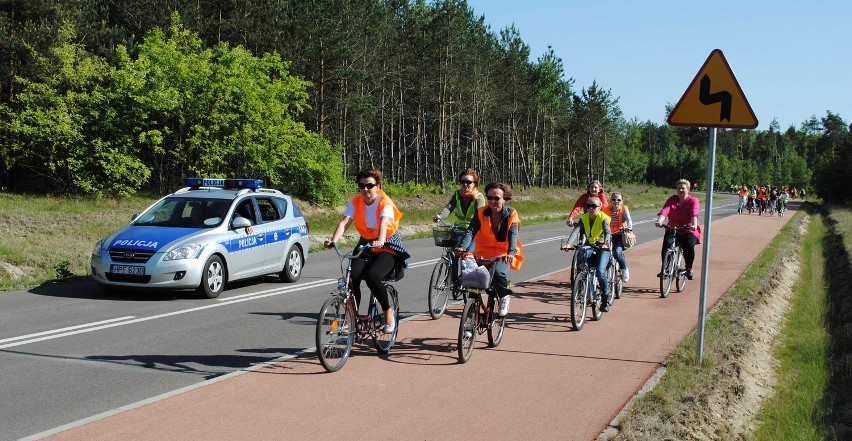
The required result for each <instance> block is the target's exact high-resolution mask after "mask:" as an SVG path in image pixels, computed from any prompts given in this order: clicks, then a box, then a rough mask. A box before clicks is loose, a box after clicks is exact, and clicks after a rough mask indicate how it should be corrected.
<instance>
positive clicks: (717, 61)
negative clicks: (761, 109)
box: [668, 49, 757, 129]
mask: <svg viewBox="0 0 852 441" xmlns="http://www.w3.org/2000/svg"><path fill="white" fill-rule="evenodd" d="M668 123H669V124H671V125H673V126H689V127H722V128H739V129H753V128H755V127H757V117H756V116H754V112H753V111H752V110H751V106H750V105H749V104H748V100H747V99H746V97H745V94H743V91H742V89H741V88H740V84H739V83H738V82H737V79H736V78H735V77H734V73H733V72H732V71H731V67H730V66H729V65H728V61H727V60H725V56H724V55H723V54H722V51H720V50H719V49H715V50H713V52H711V53H710V56H709V57H707V61H705V62H704V65H703V66H701V69H700V70H699V71H698V73H697V74H696V75H695V79H693V80H692V83H690V85H689V87H688V88H687V89H686V92H684V94H683V96H682V97H681V98H680V101H678V103H677V105H676V106H675V107H674V109H672V113H671V114H670V115H669V118H668Z"/></svg>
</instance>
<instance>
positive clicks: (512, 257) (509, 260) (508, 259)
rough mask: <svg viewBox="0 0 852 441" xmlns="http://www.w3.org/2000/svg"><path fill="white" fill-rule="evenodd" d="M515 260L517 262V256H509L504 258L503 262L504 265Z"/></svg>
mask: <svg viewBox="0 0 852 441" xmlns="http://www.w3.org/2000/svg"><path fill="white" fill-rule="evenodd" d="M513 260H515V256H512V255H509V254H507V255H505V256H503V262H504V263H512V261H513Z"/></svg>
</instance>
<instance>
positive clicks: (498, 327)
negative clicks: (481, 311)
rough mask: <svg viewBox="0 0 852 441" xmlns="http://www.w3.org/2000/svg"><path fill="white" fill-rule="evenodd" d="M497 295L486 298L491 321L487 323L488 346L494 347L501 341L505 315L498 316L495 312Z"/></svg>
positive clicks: (504, 327)
mask: <svg viewBox="0 0 852 441" xmlns="http://www.w3.org/2000/svg"><path fill="white" fill-rule="evenodd" d="M495 303H497V297H496V296H491V297H490V298H489V299H488V309H489V310H490V311H491V323H489V324H488V347H489V348H496V347H497V346H500V342H501V341H503V331H505V330H506V317H500V316H499V315H498V314H497V313H496V312H494V311H495V310H496V305H495Z"/></svg>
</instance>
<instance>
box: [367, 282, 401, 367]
mask: <svg viewBox="0 0 852 441" xmlns="http://www.w3.org/2000/svg"><path fill="white" fill-rule="evenodd" d="M388 303H390V308H391V309H392V310H393V322H394V323H396V326H394V327H393V332H391V333H390V334H385V333H384V332H382V330H381V329H379V330H377V332H376V335H375V336H374V337H373V346H374V347H375V348H376V351H378V352H379V354H387V353H388V351H390V349H391V348H392V347H393V345H394V343H396V334H397V333H399V295H397V293H396V288H394V287H393V285H388ZM376 306H377V307H376V308H375V310H374V311H373V314H376V316H374V317H373V323H384V312H383V311H379V309H380V307H379V304H378V303H376Z"/></svg>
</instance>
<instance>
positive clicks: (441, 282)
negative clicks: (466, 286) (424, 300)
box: [429, 258, 453, 320]
mask: <svg viewBox="0 0 852 441" xmlns="http://www.w3.org/2000/svg"><path fill="white" fill-rule="evenodd" d="M452 289H453V284H452V283H451V280H450V265H449V264H448V263H447V261H446V259H444V258H441V259H439V260H438V263H436V264H435V268H434V269H432V277H431V278H430V279H429V315H430V316H432V318H433V319H435V320H438V319H439V318H441V316H442V315H444V311H446V310H447V303H449V301H450V291H452Z"/></svg>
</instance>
